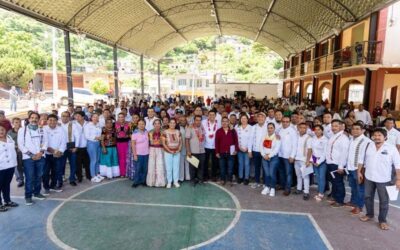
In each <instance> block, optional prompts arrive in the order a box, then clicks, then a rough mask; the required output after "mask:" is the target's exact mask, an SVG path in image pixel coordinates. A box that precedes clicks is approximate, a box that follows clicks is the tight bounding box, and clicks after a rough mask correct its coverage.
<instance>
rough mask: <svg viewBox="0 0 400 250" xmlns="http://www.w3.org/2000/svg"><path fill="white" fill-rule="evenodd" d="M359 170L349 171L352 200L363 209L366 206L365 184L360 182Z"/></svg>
mask: <svg viewBox="0 0 400 250" xmlns="http://www.w3.org/2000/svg"><path fill="white" fill-rule="evenodd" d="M357 177H358V175H357V170H354V171H349V185H350V187H351V198H350V202H351V203H352V204H354V205H356V206H357V207H358V208H360V209H362V208H363V207H364V193H365V190H364V184H361V185H360V184H358V178H357Z"/></svg>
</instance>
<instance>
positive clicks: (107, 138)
mask: <svg viewBox="0 0 400 250" xmlns="http://www.w3.org/2000/svg"><path fill="white" fill-rule="evenodd" d="M101 135H102V138H103V141H102V144H103V145H104V146H105V148H106V150H107V153H105V154H104V153H103V152H101V154H100V175H102V176H106V177H107V178H113V177H117V176H119V175H120V172H119V166H118V153H117V148H116V132H115V129H114V128H112V129H107V128H103V131H102V133H101Z"/></svg>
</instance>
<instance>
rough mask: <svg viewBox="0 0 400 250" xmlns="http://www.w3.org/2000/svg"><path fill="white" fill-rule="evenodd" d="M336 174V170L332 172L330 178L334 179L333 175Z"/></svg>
mask: <svg viewBox="0 0 400 250" xmlns="http://www.w3.org/2000/svg"><path fill="white" fill-rule="evenodd" d="M336 172H337V170H334V171H332V172H331V175H332V178H333V179H335V173H336Z"/></svg>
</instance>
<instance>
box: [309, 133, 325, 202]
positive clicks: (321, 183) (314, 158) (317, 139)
mask: <svg viewBox="0 0 400 250" xmlns="http://www.w3.org/2000/svg"><path fill="white" fill-rule="evenodd" d="M314 133H315V136H314V137H312V139H311V156H310V158H309V160H308V162H307V163H306V166H309V165H311V164H312V165H313V167H314V173H315V175H316V178H317V181H318V194H317V195H316V196H314V199H315V200H317V201H321V200H322V199H323V198H324V193H325V184H326V171H327V165H326V162H325V149H326V146H327V145H328V138H326V137H325V136H324V128H323V127H322V126H321V125H315V126H314Z"/></svg>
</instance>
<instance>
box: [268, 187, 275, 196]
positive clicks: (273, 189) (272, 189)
mask: <svg viewBox="0 0 400 250" xmlns="http://www.w3.org/2000/svg"><path fill="white" fill-rule="evenodd" d="M269 196H271V197H274V196H275V188H271V191H270V192H269Z"/></svg>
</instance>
